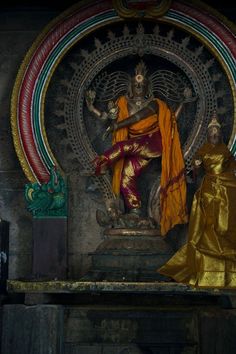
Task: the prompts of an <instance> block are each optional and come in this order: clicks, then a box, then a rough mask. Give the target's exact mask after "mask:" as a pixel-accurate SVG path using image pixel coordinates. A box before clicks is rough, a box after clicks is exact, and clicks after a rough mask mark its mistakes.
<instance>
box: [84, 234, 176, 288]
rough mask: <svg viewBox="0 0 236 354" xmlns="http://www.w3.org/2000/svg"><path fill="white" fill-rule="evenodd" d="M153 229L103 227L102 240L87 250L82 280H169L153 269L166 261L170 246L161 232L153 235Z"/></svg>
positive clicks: (172, 251)
mask: <svg viewBox="0 0 236 354" xmlns="http://www.w3.org/2000/svg"><path fill="white" fill-rule="evenodd" d="M142 231H143V232H142ZM155 233H156V234H157V233H158V230H135V229H130V230H128V229H110V230H105V232H104V234H105V235H106V236H105V240H104V241H103V242H102V243H101V244H100V245H99V246H98V247H97V249H96V250H95V252H93V253H90V255H91V256H92V268H91V269H90V271H89V272H88V273H87V274H86V275H85V276H84V277H83V280H97V281H99V280H100V281H101V280H107V281H142V282H146V281H167V280H170V279H169V278H167V277H164V276H162V275H161V274H159V273H158V272H157V269H158V268H159V267H160V266H162V265H163V264H164V263H165V262H167V260H168V259H169V258H170V257H171V256H172V255H173V253H174V250H173V249H172V247H171V246H170V245H168V244H167V242H166V241H165V240H164V239H163V238H162V237H161V236H157V235H156V236H154V235H155ZM148 234H149V235H148ZM108 235H109V236H108Z"/></svg>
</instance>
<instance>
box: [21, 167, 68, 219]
mask: <svg viewBox="0 0 236 354" xmlns="http://www.w3.org/2000/svg"><path fill="white" fill-rule="evenodd" d="M25 199H26V203H27V209H28V210H29V211H30V212H31V213H32V214H33V216H35V217H44V216H67V188H66V184H65V181H64V179H63V178H62V176H61V175H60V174H59V172H58V171H57V169H56V167H52V168H51V170H50V179H49V181H48V183H43V184H41V185H40V184H39V183H37V182H35V183H29V184H26V186H25Z"/></svg>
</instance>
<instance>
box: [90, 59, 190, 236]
mask: <svg viewBox="0 0 236 354" xmlns="http://www.w3.org/2000/svg"><path fill="white" fill-rule="evenodd" d="M162 81H163V80H162ZM95 97H96V93H95V91H93V90H89V91H88V92H87V94H86V102H87V107H88V109H89V111H90V112H93V114H94V115H96V116H97V117H98V118H99V119H100V120H101V121H108V120H110V122H111V123H110V125H109V126H108V128H107V129H106V131H105V134H104V136H103V138H104V139H105V138H106V137H107V135H108V134H109V133H112V147H111V148H109V149H107V150H106V151H104V153H103V154H101V155H99V156H97V157H96V158H95V160H94V161H92V164H93V167H94V174H95V175H97V176H99V175H101V174H104V173H106V172H107V169H108V168H112V171H113V173H112V189H113V193H114V195H115V196H116V197H117V198H119V196H120V194H121V195H122V196H123V199H124V202H125V206H126V213H125V215H124V216H121V215H119V219H120V220H121V221H123V222H124V220H125V221H126V222H125V223H124V226H127V225H128V226H129V225H130V224H131V225H136V226H138V222H139V221H140V220H143V218H142V217H141V198H140V193H139V191H138V189H137V179H138V177H139V176H140V175H141V173H142V172H143V171H144V170H145V168H146V167H147V166H148V164H149V163H150V161H151V160H152V159H154V158H157V157H160V156H162V163H161V181H160V195H159V198H160V220H158V223H160V229H161V234H162V235H165V234H166V233H167V232H168V231H169V230H170V229H171V228H172V227H173V226H174V225H176V224H182V223H186V222H187V220H188V218H187V212H186V181H185V165H184V160H183V155H182V150H181V144H180V139H179V133H178V128H177V122H176V119H177V117H178V115H179V113H180V111H181V109H182V106H183V103H184V102H190V101H192V100H193V99H194V98H193V97H192V92H191V90H190V89H189V88H187V87H186V88H185V89H184V90H183V99H182V102H181V103H180V104H179V106H178V107H177V109H176V110H175V112H174V111H173V110H172V109H170V107H169V106H168V105H167V103H166V102H164V101H163V100H161V99H159V98H156V97H154V95H153V80H152V79H151V77H150V76H148V73H147V68H146V66H145V64H144V62H143V61H141V62H140V63H139V64H138V65H137V66H136V68H135V75H134V76H133V77H130V78H129V80H128V89H127V93H126V94H124V95H121V96H119V97H118V98H117V99H116V101H115V102H114V101H110V102H109V103H108V112H101V111H100V110H99V109H98V108H97V107H95V106H94V100H95ZM118 214H119V213H118ZM153 214H155V213H153ZM155 222H157V220H154V223H155ZM151 224H152V221H150V218H149V227H151ZM147 226H148V225H147V224H146V227H147Z"/></svg>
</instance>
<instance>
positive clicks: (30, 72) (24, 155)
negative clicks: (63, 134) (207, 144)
mask: <svg viewBox="0 0 236 354" xmlns="http://www.w3.org/2000/svg"><path fill="white" fill-rule="evenodd" d="M209 10H210V11H209ZM211 10H212V9H209V8H208V7H207V6H204V4H201V3H200V5H199V2H198V4H197V5H196V3H195V1H191V2H185V1H173V2H172V4H171V6H170V8H169V10H168V12H167V13H166V14H165V15H164V16H163V17H162V18H161V19H159V21H163V22H165V23H168V24H172V25H173V26H176V27H179V28H182V29H184V30H185V31H186V32H189V33H190V34H191V35H192V36H195V37H196V38H198V39H199V40H200V42H202V43H203V44H204V45H205V46H206V48H208V49H209V50H210V51H211V52H212V53H213V55H214V56H215V57H216V58H217V59H218V61H219V63H220V64H221V66H222V68H223V69H224V71H225V73H226V75H227V78H228V81H229V84H230V88H231V93H232V97H233V108H234V125H233V130H232V134H231V137H230V140H229V148H230V149H231V150H232V151H233V153H235V151H236V142H235V130H236V94H235V92H236V90H235V88H236V69H235V68H236V66H235V58H236V45H235V44H236V38H235V34H234V33H233V29H232V27H233V25H232V24H230V23H228V22H227V21H226V20H225V19H222V17H220V16H219V14H217V13H215V12H214V10H212V11H211ZM209 12H210V13H211V14H210V15H209ZM119 21H122V19H121V18H120V17H119V15H118V13H117V11H116V10H115V9H114V7H113V5H112V3H111V2H110V1H107V0H103V1H99V3H98V2H97V1H95V2H94V1H89V2H87V1H82V2H80V3H78V5H76V6H73V7H72V8H71V9H69V10H68V11H66V12H65V13H63V14H62V15H61V16H59V17H58V18H57V19H56V20H55V21H53V22H52V23H51V24H50V25H49V26H48V27H47V28H46V29H45V30H44V32H43V33H42V34H41V35H40V36H39V37H38V39H37V40H36V41H35V43H34V44H33V46H32V48H31V49H30V50H29V52H28V53H27V55H26V57H25V59H24V61H23V63H22V65H21V67H20V70H19V73H18V76H17V79H16V82H15V86H14V90H13V94H12V104H11V125H12V133H13V139H14V145H15V149H16V152H17V155H18V158H19V160H20V163H21V166H22V168H23V170H24V172H25V174H26V176H27V178H28V179H29V181H31V182H35V181H37V182H38V183H40V184H41V183H46V182H48V180H49V176H50V172H49V171H50V169H51V167H53V166H58V162H57V161H56V159H55V157H54V155H53V153H52V151H51V150H50V147H49V143H48V141H47V137H46V133H45V127H44V104H45V96H46V91H47V88H48V85H49V82H50V80H51V78H52V76H53V73H54V71H55V69H56V68H57V66H58V65H59V63H60V61H61V60H62V58H63V57H64V55H65V54H66V53H67V52H68V50H69V49H70V48H71V47H72V46H73V45H75V43H78V42H79V41H80V40H81V39H82V38H83V37H84V36H86V35H87V34H88V33H89V32H92V31H94V30H95V29H97V28H100V27H102V26H106V25H108V24H109V23H114V22H119Z"/></svg>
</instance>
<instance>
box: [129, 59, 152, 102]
mask: <svg viewBox="0 0 236 354" xmlns="http://www.w3.org/2000/svg"><path fill="white" fill-rule="evenodd" d="M149 92H150V83H149V80H148V77H147V68H146V65H145V64H144V62H143V61H141V62H140V63H139V64H138V65H137V66H136V68H135V75H134V76H133V77H132V78H131V81H130V89H129V96H130V97H145V96H147V95H148V94H149Z"/></svg>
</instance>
